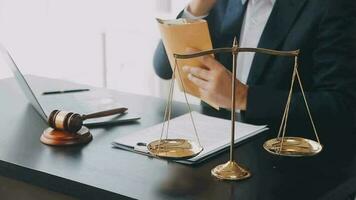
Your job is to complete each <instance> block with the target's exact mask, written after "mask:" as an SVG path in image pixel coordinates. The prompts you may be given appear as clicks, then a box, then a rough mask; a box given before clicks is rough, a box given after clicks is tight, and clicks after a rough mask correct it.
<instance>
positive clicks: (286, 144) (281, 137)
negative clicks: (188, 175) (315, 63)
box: [147, 38, 323, 180]
mask: <svg viewBox="0 0 356 200" xmlns="http://www.w3.org/2000/svg"><path fill="white" fill-rule="evenodd" d="M239 52H255V53H262V54H268V55H273V56H287V57H294V59H295V62H294V69H293V75H292V81H291V86H290V90H289V94H288V98H287V103H286V106H285V109H284V114H283V116H282V122H281V125H280V128H279V131H278V136H277V137H276V138H274V139H271V140H268V141H266V142H265V143H264V145H263V147H264V149H265V150H266V151H267V152H269V153H271V154H274V155H277V156H289V157H303V156H313V155H316V154H318V153H320V151H321V150H322V148H323V147H322V145H321V144H320V140H319V137H318V133H317V130H316V127H315V124H314V121H313V118H312V115H311V112H310V109H309V106H308V103H307V100H306V96H305V93H304V89H303V86H302V82H301V78H300V75H299V72H298V55H299V50H296V51H275V50H270V49H263V48H240V47H239V46H238V44H237V41H236V38H235V39H234V42H233V45H232V47H231V48H217V49H212V50H207V51H200V52H197V53H192V54H174V57H175V66H174V69H173V75H172V77H174V78H177V77H176V76H177V73H178V77H179V79H178V80H180V82H181V85H182V89H183V92H184V96H185V101H186V104H187V107H188V109H189V113H190V118H191V121H192V125H193V128H194V132H195V136H196V139H197V143H196V142H194V141H191V140H187V139H169V138H168V130H169V121H170V118H171V112H172V100H173V91H174V82H175V80H174V78H172V80H171V83H170V90H169V95H168V99H167V105H166V109H165V114H164V123H163V127H162V131H161V136H160V139H159V140H156V141H153V142H151V143H150V144H148V146H147V147H148V150H149V151H150V153H151V154H152V155H154V156H156V157H160V158H164V159H173V160H180V159H189V158H192V157H195V156H197V155H198V154H199V153H201V152H202V151H203V147H202V146H201V144H200V141H199V136H198V133H197V129H196V127H195V123H194V119H193V116H192V114H191V107H190V104H189V102H188V99H187V95H186V92H185V91H186V90H185V86H184V83H183V81H181V80H182V79H181V72H180V69H179V67H178V64H177V59H191V58H196V57H200V56H204V55H211V54H218V53H232V56H233V68H232V80H233V81H232V99H231V100H232V103H231V111H234V110H235V103H234V102H235V91H236V88H235V81H236V78H235V77H236V70H237V69H236V68H237V66H236V65H237V63H236V61H237V55H238V53H239ZM296 79H297V81H298V84H299V87H300V89H301V92H302V96H303V100H304V103H305V107H306V109H307V112H308V115H309V119H310V121H311V125H312V127H313V131H314V134H315V137H316V140H317V141H313V140H310V139H306V138H301V137H286V136H285V134H286V128H287V122H288V115H289V108H290V103H291V98H292V94H293V88H294V85H295V81H296ZM235 121H236V114H235V112H231V144H230V160H229V161H228V162H227V163H224V164H221V165H218V166H216V167H215V168H213V169H212V170H211V174H212V175H213V176H215V177H216V178H218V179H221V180H242V179H246V178H249V177H250V176H251V173H250V172H249V171H248V170H246V169H244V168H243V167H241V166H239V165H238V164H237V163H236V162H235V161H234V141H235ZM165 131H166V136H165V139H163V133H164V132H165Z"/></svg>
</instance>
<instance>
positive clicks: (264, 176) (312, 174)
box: [0, 77, 356, 200]
mask: <svg viewBox="0 0 356 200" xmlns="http://www.w3.org/2000/svg"><path fill="white" fill-rule="evenodd" d="M44 83H45V84H44ZM30 84H31V86H32V87H34V88H37V89H38V88H43V87H61V86H63V85H71V86H75V85H73V84H72V83H68V82H64V81H59V80H54V79H44V78H39V77H31V79H30ZM112 93H113V95H115V96H117V97H118V98H119V99H120V101H121V102H122V103H123V104H126V105H127V106H128V107H129V109H130V111H132V112H136V113H138V114H140V115H141V117H142V119H141V120H140V122H139V123H133V124H127V125H120V126H112V127H107V128H97V129H93V130H92V133H93V136H94V140H93V141H92V142H91V143H89V144H88V145H86V146H81V147H65V148H63V147H61V148H59V147H50V146H46V145H43V144H41V143H40V140H39V137H40V135H41V133H42V131H43V130H44V128H46V124H45V122H44V121H43V120H42V119H41V118H40V116H39V115H38V114H37V113H36V111H35V110H34V109H33V108H32V107H31V106H30V105H29V104H28V102H27V100H26V98H25V96H24V95H23V94H22V93H21V91H20V89H19V87H18V86H17V84H16V83H15V81H14V79H4V80H1V81H0V102H1V104H0V119H1V120H0V127H1V131H0V133H1V137H0V175H3V176H7V177H10V178H13V179H17V180H21V181H24V182H28V183H31V184H33V185H37V186H40V187H43V188H46V189H48V190H53V191H56V192H61V193H64V194H67V195H70V196H73V197H77V198H81V199H99V198H100V199H120V198H123V199H125V198H134V199H243V200H245V199H247V200H250V199H251V200H255V199H256V200H257V199H273V200H278V199H317V198H327V197H330V199H333V198H335V199H336V196H337V195H340V196H338V197H337V199H341V197H344V196H346V195H348V193H349V192H350V191H349V190H343V188H342V187H343V185H345V184H346V183H348V182H351V183H352V184H354V183H355V181H352V180H353V179H355V177H356V176H355V171H356V162H355V161H354V160H355V154H354V153H353V154H352V155H348V156H340V155H332V154H330V155H324V156H323V155H321V156H317V157H314V158H301V159H290V158H280V157H274V156H272V155H269V154H268V153H266V152H265V151H264V150H263V148H262V144H263V142H264V141H265V140H266V139H268V138H271V137H273V136H275V134H274V133H269V132H265V133H262V134H260V135H259V136H257V137H255V138H253V139H252V140H251V141H248V142H246V143H244V144H241V145H238V147H237V148H235V151H236V156H237V158H238V161H239V163H241V164H243V165H245V166H248V168H249V169H250V170H251V172H252V174H253V176H252V178H250V179H248V180H245V181H242V182H222V181H218V180H216V179H215V178H213V177H212V176H211V175H210V170H211V169H212V168H213V167H214V166H216V165H218V164H221V163H223V162H225V161H227V159H228V152H224V153H222V154H220V155H218V156H217V157H215V158H213V159H210V160H209V161H207V162H204V163H202V164H200V165H198V166H185V165H181V164H177V163H172V162H168V161H164V160H158V159H152V158H148V157H146V156H143V155H139V154H135V153H131V152H127V151H123V150H118V149H113V148H112V147H111V145H110V144H111V142H112V141H113V140H114V139H115V138H116V137H118V136H120V135H125V134H130V133H132V132H134V131H136V130H139V129H143V128H145V127H149V126H152V125H154V124H157V123H159V122H161V121H162V116H163V112H164V100H162V99H158V98H153V97H147V96H139V95H133V94H127V93H120V92H115V91H113V92H112ZM194 109H195V110H198V111H201V112H204V113H206V114H212V115H214V114H216V113H214V112H213V111H204V110H203V109H201V108H200V107H199V106H196V107H194ZM186 111H187V110H186V107H185V105H184V104H181V103H175V104H174V111H173V113H174V115H175V116H177V115H181V114H183V113H185V112H186ZM221 134H222V137H228V135H229V134H228V133H221ZM340 187H341V189H340ZM345 187H346V188H350V185H347V184H346V186H345ZM340 191H341V192H340ZM355 191H356V189H355ZM335 195H336V196H335Z"/></svg>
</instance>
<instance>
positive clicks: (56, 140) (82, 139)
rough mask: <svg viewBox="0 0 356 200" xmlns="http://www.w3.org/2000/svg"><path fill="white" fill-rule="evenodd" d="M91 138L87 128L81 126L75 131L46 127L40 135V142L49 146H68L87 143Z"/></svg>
mask: <svg viewBox="0 0 356 200" xmlns="http://www.w3.org/2000/svg"><path fill="white" fill-rule="evenodd" d="M92 139H93V136H92V135H91V133H90V132H89V129H88V128H87V127H85V126H83V127H82V128H81V129H80V130H79V131H78V132H77V133H70V132H66V131H60V130H55V129H53V128H47V129H46V130H44V131H43V134H42V135H41V138H40V140H41V142H42V143H43V144H47V145H51V146H70V145H79V144H87V143H89V142H90V141H91V140H92Z"/></svg>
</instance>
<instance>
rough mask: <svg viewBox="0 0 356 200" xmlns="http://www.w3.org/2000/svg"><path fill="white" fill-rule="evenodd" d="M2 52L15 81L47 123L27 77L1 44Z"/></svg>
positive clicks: (0, 50)
mask: <svg viewBox="0 0 356 200" xmlns="http://www.w3.org/2000/svg"><path fill="white" fill-rule="evenodd" d="M0 52H1V56H2V58H3V59H4V61H5V62H6V63H7V65H8V66H9V67H10V69H11V71H12V72H13V74H14V76H15V79H16V81H17V83H18V84H19V86H20V87H21V89H22V91H23V92H24V94H25V95H26V97H27V99H28V100H29V102H30V103H31V105H32V106H33V107H34V108H35V109H36V111H37V112H38V113H39V114H40V115H41V117H42V118H43V119H44V120H46V121H47V115H46V114H45V112H44V111H43V108H42V107H41V105H40V103H39V102H38V100H37V98H36V96H35V94H34V93H33V91H32V89H31V88H30V86H29V84H28V83H27V81H26V79H25V77H24V76H23V74H22V73H21V71H20V70H19V68H18V67H17V65H16V63H15V61H14V60H13V59H12V57H11V55H10V53H9V52H8V51H7V50H6V49H5V47H4V46H2V45H1V44H0Z"/></svg>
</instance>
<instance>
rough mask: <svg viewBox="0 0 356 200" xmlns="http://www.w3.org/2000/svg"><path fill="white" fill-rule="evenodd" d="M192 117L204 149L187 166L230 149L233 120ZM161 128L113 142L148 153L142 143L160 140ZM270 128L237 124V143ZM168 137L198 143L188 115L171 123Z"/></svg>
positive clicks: (152, 128)
mask: <svg viewBox="0 0 356 200" xmlns="http://www.w3.org/2000/svg"><path fill="white" fill-rule="evenodd" d="M192 115H193V119H194V122H195V125H196V128H197V132H198V135H199V139H200V143H201V145H202V147H203V148H204V150H203V151H202V152H201V153H200V154H199V155H198V156H196V157H194V158H191V159H188V160H186V161H184V162H183V163H186V164H193V163H197V162H200V161H202V160H204V158H207V157H210V156H211V155H213V154H216V153H217V152H219V151H221V150H223V149H224V148H226V147H228V146H229V145H230V141H231V135H230V133H231V121H229V120H225V119H220V118H215V117H210V116H206V115H203V114H200V113H197V112H192ZM162 125H163V124H162V123H160V124H157V125H155V126H152V127H150V128H147V129H143V130H140V131H138V132H135V133H131V134H128V135H126V136H122V137H118V138H117V139H116V140H115V141H114V142H113V145H114V147H117V148H121V149H125V150H129V151H133V152H138V153H147V154H148V153H149V152H148V150H147V147H146V146H142V144H148V143H150V142H152V141H154V140H158V139H159V138H160V135H161V131H162ZM267 129H268V128H267V127H266V126H255V125H251V124H245V123H241V122H236V130H235V143H238V142H241V141H243V140H245V139H247V138H249V137H252V136H254V135H256V134H258V133H260V132H262V131H264V130H267ZM168 138H172V139H173V138H174V139H177V138H179V139H190V140H192V141H195V142H197V139H196V137H195V133H194V129H193V125H192V123H191V119H190V116H189V113H188V114H185V115H182V116H180V117H177V118H174V119H172V120H171V121H170V124H169V137H168Z"/></svg>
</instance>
